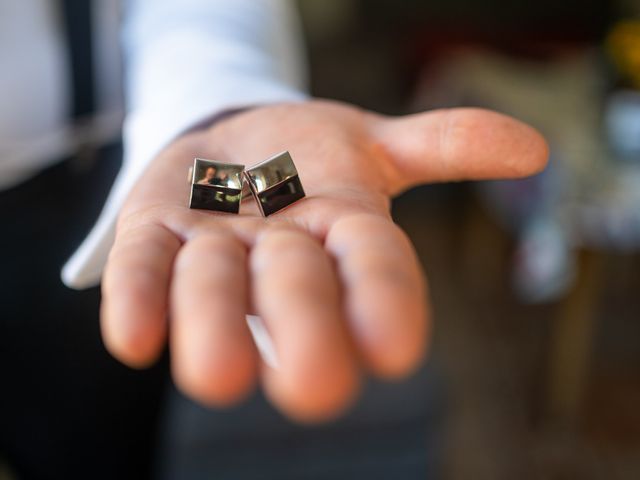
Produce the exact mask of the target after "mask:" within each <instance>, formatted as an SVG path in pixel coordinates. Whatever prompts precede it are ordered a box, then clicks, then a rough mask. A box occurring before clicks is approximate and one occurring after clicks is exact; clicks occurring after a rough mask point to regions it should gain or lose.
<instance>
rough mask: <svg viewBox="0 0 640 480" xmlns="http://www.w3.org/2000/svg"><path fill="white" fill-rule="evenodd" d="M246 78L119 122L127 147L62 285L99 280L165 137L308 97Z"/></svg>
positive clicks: (65, 268)
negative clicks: (165, 113)
mask: <svg viewBox="0 0 640 480" xmlns="http://www.w3.org/2000/svg"><path fill="white" fill-rule="evenodd" d="M247 80H249V81H248V82H247V83H246V84H245V85H243V87H244V88H242V89H238V88H234V89H233V91H230V92H228V93H229V94H228V95H224V94H223V95H221V92H220V91H215V92H214V91H212V90H207V91H208V92H210V93H206V91H205V93H203V91H202V90H200V91H199V94H198V97H197V99H196V98H194V99H193V101H188V100H187V99H183V100H185V101H184V102H183V103H182V104H181V105H182V106H178V105H176V108H175V110H174V111H173V112H172V114H171V117H172V120H171V122H167V121H166V119H164V120H163V118H162V116H159V115H157V112H153V111H146V112H140V113H137V112H132V113H131V114H130V115H129V116H128V118H127V120H126V121H125V125H124V143H125V145H126V151H125V156H124V161H123V166H122V169H121V170H120V172H119V174H118V176H117V177H116V180H115V182H114V185H113V187H112V189H111V192H110V193H109V196H108V197H107V200H106V202H105V205H104V207H103V209H102V212H101V213H100V216H99V217H98V220H97V221H96V223H95V225H94V227H93V228H92V230H91V231H90V233H89V235H88V236H87V237H86V238H85V240H84V241H83V242H82V244H81V245H80V247H79V248H78V249H77V250H76V251H75V253H74V254H73V255H72V256H71V258H70V259H69V260H68V261H67V262H66V264H65V265H64V266H63V268H62V272H61V278H62V281H63V283H64V284H65V285H66V286H68V287H70V288H74V289H85V288H89V287H93V286H96V285H98V284H99V283H100V278H101V276H102V270H103V268H104V266H105V264H106V261H107V257H108V255H109V251H110V250H111V247H112V245H113V242H114V239H115V229H116V222H117V218H118V214H119V212H120V209H121V207H122V205H123V203H124V201H125V199H126V197H127V195H128V194H129V192H130V191H131V189H132V188H133V186H134V185H135V183H136V181H137V180H138V178H139V177H140V176H141V174H142V173H143V172H144V171H145V169H146V168H147V166H148V165H149V163H150V162H151V161H152V160H153V159H154V158H155V157H156V156H157V155H158V153H160V151H161V150H162V149H163V148H165V147H166V146H167V145H168V144H169V143H171V142H172V141H173V140H175V139H176V138H177V137H179V136H180V135H181V134H183V133H185V132H187V131H188V130H190V129H192V128H194V127H196V126H198V125H201V124H203V122H205V121H207V120H209V121H213V120H215V118H216V117H217V116H219V115H220V114H222V113H223V112H227V111H232V110H238V109H243V108H249V107H255V106H259V105H266V104H273V103H280V102H300V101H304V100H306V99H307V96H306V95H305V94H304V93H302V92H300V91H298V90H296V89H293V88H292V87H289V86H286V85H283V84H281V83H278V82H273V83H270V82H264V80H262V81H251V79H247ZM235 86H236V87H237V86H238V84H235ZM194 91H197V90H194ZM221 99H224V100H221Z"/></svg>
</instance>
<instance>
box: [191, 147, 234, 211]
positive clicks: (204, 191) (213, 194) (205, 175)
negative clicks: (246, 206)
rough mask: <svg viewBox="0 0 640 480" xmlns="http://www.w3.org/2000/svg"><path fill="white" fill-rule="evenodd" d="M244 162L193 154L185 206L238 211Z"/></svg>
mask: <svg viewBox="0 0 640 480" xmlns="http://www.w3.org/2000/svg"><path fill="white" fill-rule="evenodd" d="M243 172H244V165H236V164H234V163H222V162H215V161H213V160H205V159H203V158H196V159H195V160H194V161H193V167H192V168H191V169H190V173H189V180H190V183H191V196H190V198H189V208H199V209H204V210H213V211H216V212H227V213H238V212H239V211H240V201H241V200H242V188H243V186H244V175H243Z"/></svg>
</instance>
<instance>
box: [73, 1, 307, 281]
mask: <svg viewBox="0 0 640 480" xmlns="http://www.w3.org/2000/svg"><path fill="white" fill-rule="evenodd" d="M124 13H125V15H124V20H125V22H124V28H123V43H124V56H125V71H126V78H125V92H126V96H127V106H128V113H127V118H126V120H125V125H124V149H125V153H124V161H123V167H122V169H121V171H120V173H119V175H118V177H117V179H116V182H115V183H114V186H113V188H112V190H111V192H110V194H109V197H108V199H107V201H106V203H105V206H104V208H103V210H102V213H101V214H100V217H99V218H98V220H97V222H96V224H95V226H94V227H93V229H92V231H91V232H90V234H89V235H88V237H87V238H86V239H85V241H84V242H83V243H82V245H81V246H80V248H78V250H77V251H76V252H75V253H74V255H73V256H72V257H71V258H70V259H69V261H68V262H67V263H66V265H65V266H64V267H63V270H62V279H63V281H64V283H65V284H66V285H68V286H69V287H72V288H86V287H90V286H94V285H96V284H98V283H99V281H100V277H101V274H102V269H103V267H104V264H105V262H106V259H107V255H108V253H109V250H110V249H111V246H112V244H113V240H114V236H115V225H116V219H117V216H118V212H119V210H120V208H121V206H122V203H123V201H124V200H125V198H126V196H127V194H128V193H129V191H130V190H131V188H132V187H133V185H134V184H135V182H136V180H137V179H138V178H139V176H140V175H141V173H142V172H143V171H144V170H145V168H146V167H147V166H148V164H149V162H151V161H152V160H153V158H154V157H155V156H156V155H157V154H158V153H159V152H160V150H161V149H162V148H164V147H165V146H166V145H167V144H168V143H169V142H171V141H172V140H173V139H175V138H176V137H177V136H179V135H180V134H182V133H184V132H186V131H187V130H189V129H190V128H193V127H194V126H197V125H198V124H201V123H202V122H204V121H208V120H212V119H214V118H215V117H216V116H217V115H219V114H221V113H223V112H225V111H229V110H233V109H238V108H244V107H250V106H254V105H259V104H266V103H274V102H281V101H299V100H303V99H304V98H305V94H304V93H303V91H304V85H305V83H306V79H305V76H304V72H305V69H304V68H302V67H303V64H304V62H303V55H302V49H301V48H300V47H301V35H300V29H299V25H298V23H297V18H296V15H295V12H294V11H293V9H292V5H291V3H289V0H129V1H128V2H125V10H124ZM176 174H177V175H182V173H180V172H176Z"/></svg>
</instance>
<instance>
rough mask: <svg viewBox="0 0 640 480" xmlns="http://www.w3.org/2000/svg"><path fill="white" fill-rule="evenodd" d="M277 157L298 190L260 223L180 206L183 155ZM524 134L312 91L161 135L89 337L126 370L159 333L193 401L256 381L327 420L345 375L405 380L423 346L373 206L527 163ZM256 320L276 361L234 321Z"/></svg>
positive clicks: (127, 213) (535, 144)
mask: <svg viewBox="0 0 640 480" xmlns="http://www.w3.org/2000/svg"><path fill="white" fill-rule="evenodd" d="M283 150H288V151H289V152H291V155H292V157H293V159H294V161H295V162H296V166H297V169H298V172H299V174H300V179H301V181H302V183H303V185H304V188H305V191H306V193H307V197H306V198H305V199H303V200H302V201H300V202H298V203H296V204H294V205H292V206H290V207H288V208H287V209H285V210H283V211H281V212H278V213H277V214H275V215H273V216H271V217H268V218H267V219H264V218H262V217H260V216H259V213H258V210H257V207H256V205H255V204H254V203H253V202H247V203H243V205H242V208H241V214H240V215H229V214H219V213H216V212H209V211H202V210H190V209H189V208H188V207H187V203H188V197H189V185H188V184H187V183H186V182H185V177H186V172H187V169H188V167H189V166H190V165H191V164H192V162H193V158H194V157H196V156H197V157H202V158H210V159H215V160H218V161H228V162H232V163H243V164H251V163H255V162H257V161H259V160H262V159H264V158H266V157H269V156H271V155H273V154H274V153H277V152H280V151H283ZM546 159H547V147H546V143H545V141H544V140H543V139H542V137H541V136H540V135H539V134H538V133H537V132H535V131H534V130H533V129H532V128H530V127H528V126H526V125H524V124H522V123H520V122H517V121H515V120H513V119H511V118H508V117H505V116H503V115H499V114H497V113H493V112H488V111H484V110H477V109H454V110H440V111H432V112H428V113H424V114H419V115H412V116H406V117H398V118H389V117H384V116H381V115H377V114H374V113H370V112H366V111H362V110H358V109H356V108H353V107H350V106H347V105H344V104H339V103H335V102H327V101H310V102H306V103H301V104H282V105H275V106H265V107H259V108H255V109H252V110H249V111H246V112H242V113H238V114H235V115H233V116H231V117H229V118H227V119H225V120H222V121H220V122H218V123H216V124H215V125H214V126H213V127H211V128H209V129H206V130H201V131H197V132H193V133H189V134H186V135H184V136H183V137H181V138H180V139H178V140H176V141H175V142H173V143H172V144H171V145H170V146H169V147H167V148H166V149H165V150H164V151H163V152H162V153H161V154H160V155H159V156H158V157H157V158H156V159H155V160H154V162H153V163H152V164H151V166H150V167H149V168H148V171H147V173H146V174H145V175H144V176H143V177H142V178H141V179H140V181H139V182H138V184H137V186H136V188H135V189H134V190H133V191H132V193H131V194H130V196H129V198H128V199H127V201H126V203H125V205H124V207H123V209H122V212H121V215H120V217H119V222H118V228H117V236H116V241H115V244H114V246H113V249H112V251H111V254H110V256H109V260H108V263H107V266H106V268H105V272H104V276H103V282H102V291H103V300H102V309H101V310H102V312H101V313H102V319H101V323H102V331H103V338H104V341H105V344H106V346H107V348H108V349H109V350H110V352H111V353H112V354H113V355H114V356H115V357H117V358H118V359H120V360H121V361H123V362H124V363H126V364H128V365H130V366H133V367H145V366H148V365H149V364H151V363H152V362H154V360H156V358H157V357H158V355H159V354H160V352H161V351H162V349H163V346H164V344H165V342H166V341H167V337H168V339H169V346H170V351H171V366H172V374H173V378H174V381H175V383H176V384H177V386H178V387H179V388H180V389H181V390H182V391H183V392H184V393H185V394H187V395H188V396H190V397H192V398H194V399H195V400H197V401H200V402H202V403H204V404H207V405H215V406H224V405H229V404H233V403H235V402H238V401H239V400H240V399H242V398H243V397H244V396H246V395H247V394H248V392H250V391H251V390H252V389H253V387H254V386H255V384H256V382H257V381H258V379H260V381H261V383H262V385H263V388H264V390H265V393H266V395H267V396H268V397H269V399H270V401H271V402H272V403H273V404H274V405H275V406H276V407H278V408H279V409H280V410H282V411H283V412H284V413H285V414H287V415H288V416H290V417H291V418H294V419H296V420H299V421H320V420H324V419H328V418H331V417H333V416H335V415H337V414H338V413H339V412H341V411H342V410H343V409H344V408H345V407H346V406H347V405H348V404H349V402H350V401H352V400H353V399H354V398H355V396H356V393H357V391H358V386H359V377H360V375H361V371H362V370H367V371H370V372H372V373H373V374H375V375H377V376H379V377H382V378H398V377H402V376H405V375H407V374H409V373H410V372H411V371H413V370H414V369H415V368H416V367H417V366H418V365H419V364H420V362H421V359H422V358H423V356H424V354H425V350H426V344H427V341H428V338H429V322H430V320H429V318H428V305H427V301H426V286H425V282H424V278H423V274H422V271H421V268H420V266H419V263H418V260H417V258H416V255H415V253H414V250H413V248H412V246H411V243H410V241H409V240H408V239H407V237H406V235H405V234H404V233H403V232H402V231H401V230H400V229H399V228H398V227H397V226H396V225H395V224H394V223H393V221H392V220H391V217H390V214H389V204H390V200H389V199H390V198H391V197H393V196H394V195H397V194H398V193H400V192H402V191H403V190H406V189H407V188H410V187H411V186H414V185H418V184H422V183H430V182H443V181H451V180H466V179H488V178H513V177H522V176H526V175H529V174H533V173H535V172H538V171H540V170H541V169H542V168H543V167H544V165H545V163H546ZM246 313H256V314H258V315H260V316H261V317H262V319H263V320H264V322H265V324H266V327H267V329H268V330H269V332H270V334H271V336H272V338H273V341H274V344H275V348H276V352H277V355H278V361H279V367H278V368H277V369H273V368H271V367H269V366H267V365H265V364H263V363H262V362H260V361H259V356H258V355H257V352H256V347H255V345H254V343H253V340H252V338H251V335H250V332H249V330H248V328H247V324H246V322H245V314H246Z"/></svg>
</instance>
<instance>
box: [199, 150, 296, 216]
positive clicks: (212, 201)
mask: <svg viewBox="0 0 640 480" xmlns="http://www.w3.org/2000/svg"><path fill="white" fill-rule="evenodd" d="M189 181H190V183H191V196H190V198H189V208H198V209H204V210H213V211H217V212H227V213H238V212H239V211H240V203H241V202H242V200H243V198H245V197H248V196H249V195H253V197H254V198H255V199H256V201H257V202H258V207H259V208H260V213H262V215H263V216H265V217H267V216H269V215H271V214H273V213H276V212H277V211H279V210H282V209H283V208H285V207H287V206H289V205H291V204H292V203H294V202H296V201H298V200H300V199H301V198H303V197H304V196H305V194H304V189H303V188H302V183H300V178H299V177H298V171H297V170H296V166H295V164H294V163H293V159H292V158H291V155H290V154H289V152H282V153H278V154H277V155H274V156H273V157H270V158H268V159H266V160H264V161H262V162H260V163H257V164H255V165H253V166H251V167H249V168H245V167H244V165H237V164H234V163H223V162H216V161H213V160H206V159H203V158H196V159H195V160H194V162H193V167H192V168H191V169H190V174H189ZM247 185H248V188H247Z"/></svg>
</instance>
